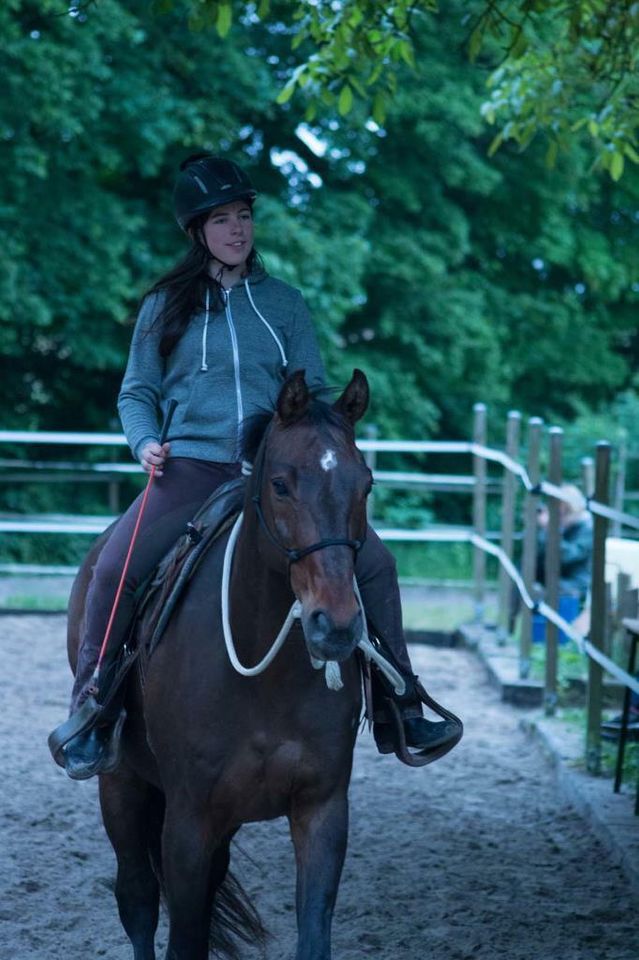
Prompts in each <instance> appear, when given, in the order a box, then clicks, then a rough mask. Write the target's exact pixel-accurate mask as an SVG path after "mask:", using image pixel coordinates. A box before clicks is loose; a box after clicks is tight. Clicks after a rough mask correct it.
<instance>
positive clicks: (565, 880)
mask: <svg viewBox="0 0 639 960" xmlns="http://www.w3.org/2000/svg"><path fill="white" fill-rule="evenodd" d="M64 629H65V622H64V617H62V616H60V617H43V616H28V617H10V616H5V617H2V618H0V651H1V655H2V671H1V676H0V702H1V703H2V721H3V723H2V729H3V735H2V757H3V776H2V778H1V781H0V958H2V960H86V958H91V957H106V958H108V960H130V958H131V953H130V951H129V948H128V945H127V941H126V940H125V938H124V934H123V932H122V929H121V927H120V924H119V921H118V919H117V912H116V908H115V901H114V899H113V895H112V892H111V889H112V884H113V877H114V858H113V855H112V852H111V848H110V847H109V845H108V842H107V840H106V838H105V836H104V833H103V830H102V827H101V823H100V819H99V813H98V807H97V800H96V785H95V783H94V782H92V781H90V782H87V783H72V782H71V781H69V780H68V779H67V778H66V776H65V774H64V773H63V772H62V771H61V770H59V769H58V768H57V767H55V766H54V764H53V763H52V761H51V760H50V758H49V755H48V751H47V748H46V742H45V741H46V735H47V733H48V731H49V730H50V729H51V728H52V727H53V726H55V724H56V723H58V722H59V721H60V720H61V719H62V717H63V716H64V714H65V709H66V701H67V696H68V691H69V686H70V684H69V676H68V674H67V667H66V662H65V654H64ZM413 653H414V661H415V667H416V669H417V671H418V672H419V673H420V674H421V675H422V676H423V677H428V678H430V682H429V686H430V688H431V689H432V692H433V693H434V694H435V696H437V697H439V698H440V699H442V700H443V702H444V703H446V704H448V705H450V706H451V707H452V708H453V709H456V710H457V711H458V712H459V713H460V714H461V715H462V716H463V717H464V719H465V721H466V735H465V737H464V740H463V741H462V744H461V745H460V746H459V747H458V748H457V749H456V750H455V751H454V752H453V753H452V754H451V755H449V756H448V757H446V758H444V759H443V760H441V761H439V762H437V763H436V764H434V765H433V766H432V767H428V768H426V769H425V770H421V771H420V770H410V769H407V768H405V767H403V766H401V765H400V764H399V763H398V762H397V761H395V760H394V759H389V758H382V757H380V756H379V755H377V753H376V752H375V749H374V746H373V744H372V739H371V738H370V737H369V736H368V735H367V734H366V735H364V736H362V737H360V740H359V746H358V750H357V754H356V760H355V769H354V774H353V782H352V788H351V821H352V823H351V835H350V845H349V852H348V857H347V861H346V866H345V870H344V876H343V881H342V886H341V891H340V899H339V902H338V909H337V914H336V919H335V928H334V957H335V960H359V958H361V957H375V958H376V960H404V958H406V960H474V958H478V957H479V958H486V960H488V958H490V960H501V958H503V960H555V958H557V960H636V958H637V956H639V938H638V935H637V927H636V920H637V916H638V915H639V910H638V908H639V902H638V901H637V898H633V897H632V896H630V895H629V894H628V892H627V889H626V886H625V883H624V879H623V876H622V874H621V873H620V871H619V870H618V869H617V868H616V867H615V866H613V865H612V864H611V863H610V862H609V861H608V859H607V856H606V853H605V851H604V850H603V848H602V847H601V846H600V845H599V844H598V843H597V842H596V841H595V840H593V838H592V837H591V835H590V834H589V833H588V830H587V827H586V825H585V824H584V822H583V821H582V820H581V819H580V818H579V817H578V816H577V815H576V814H575V813H574V812H573V811H572V810H571V809H570V808H569V807H567V806H565V805H564V804H563V803H562V802H561V801H560V799H559V798H558V796H557V792H556V790H555V786H554V780H553V775H552V772H551V770H550V769H549V767H548V766H547V765H546V763H545V761H544V760H543V758H542V757H541V756H540V754H539V752H538V749H537V748H536V747H535V744H534V743H533V742H531V741H529V740H527V739H526V737H525V735H524V734H523V733H522V732H521V731H520V730H519V728H518V725H517V719H518V715H517V714H516V713H514V712H513V711H511V710H510V709H509V708H507V707H505V706H503V705H502V704H501V703H499V702H498V701H497V698H496V695H495V693H494V691H493V690H492V689H491V688H490V687H489V686H488V684H487V682H486V680H485V677H484V674H483V669H482V667H481V666H480V665H479V664H478V663H477V661H476V660H475V659H474V657H473V656H472V654H470V653H467V652H464V651H448V650H444V651H442V650H433V649H429V648H417V649H414V651H413ZM239 847H240V849H239V850H238V851H236V853H235V856H234V863H235V867H236V870H237V872H238V873H239V874H240V875H241V876H242V878H243V880H244V882H245V885H246V886H247V888H248V889H249V890H250V891H251V892H252V893H253V894H254V895H255V898H256V902H257V904H258V906H259V908H260V911H261V913H262V916H263V918H264V919H265V920H266V921H267V924H268V926H269V928H270V930H271V931H272V933H273V939H272V942H271V946H270V948H269V951H268V960H279V958H282V960H284V958H287V960H290V958H291V957H292V956H293V954H294V943H295V937H294V926H295V924H294V912H293V860H292V851H291V847H290V843H289V841H288V836H287V832H286V828H285V824H284V822H279V821H278V822H276V823H272V824H261V825H256V826H252V827H249V828H245V829H244V830H243V831H242V833H241V834H240V840H239ZM242 851H244V853H242ZM245 854H246V855H245ZM159 939H160V941H161V940H162V935H161V936H160V938H159ZM245 956H246V958H247V960H256V958H257V956H258V955H257V954H256V953H255V952H254V951H250V950H249V951H246V953H245Z"/></svg>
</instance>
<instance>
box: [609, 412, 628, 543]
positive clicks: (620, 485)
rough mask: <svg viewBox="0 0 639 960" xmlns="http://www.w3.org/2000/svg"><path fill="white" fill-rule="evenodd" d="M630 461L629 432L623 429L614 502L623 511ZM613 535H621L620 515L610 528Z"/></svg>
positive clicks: (616, 508)
mask: <svg viewBox="0 0 639 960" xmlns="http://www.w3.org/2000/svg"><path fill="white" fill-rule="evenodd" d="M627 463H628V434H627V431H626V430H623V431H621V436H620V439H619V445H618V447H617V469H616V471H615V494H614V499H613V504H614V508H615V510H619V512H620V513H623V505H624V500H625V496H626V468H627ZM610 533H611V536H613V537H620V536H621V520H619V518H618V517H615V519H614V520H613V521H612V527H611V529H610Z"/></svg>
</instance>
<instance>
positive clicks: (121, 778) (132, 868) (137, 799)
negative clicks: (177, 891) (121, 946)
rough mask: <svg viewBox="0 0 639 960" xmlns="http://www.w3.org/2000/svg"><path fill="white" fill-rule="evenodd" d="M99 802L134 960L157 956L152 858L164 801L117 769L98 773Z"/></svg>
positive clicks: (156, 886)
mask: <svg viewBox="0 0 639 960" xmlns="http://www.w3.org/2000/svg"><path fill="white" fill-rule="evenodd" d="M100 806H101V808H102V818H103V820H104V825H105V827H106V831H107V834H108V836H109V839H110V841H111V844H112V846H113V849H114V850H115V854H116V857H117V860H118V874H117V880H116V885H115V896H116V899H117V903H118V909H119V912H120V919H121V920H122V926H123V927H124V929H125V930H126V932H127V934H128V936H129V939H130V940H131V944H132V945H133V953H134V960H155V950H154V946H153V939H154V935H155V930H156V927H157V924H158V913H159V905H160V889H159V884H158V881H157V879H156V876H155V874H154V872H153V869H152V866H151V862H152V859H157V858H158V856H159V848H160V833H161V830H162V818H163V813H164V799H163V797H162V795H161V794H160V792H159V791H158V790H156V789H155V788H154V787H152V786H150V785H149V784H148V783H145V782H144V781H142V780H140V779H139V778H138V777H136V776H135V775H134V774H132V773H127V772H126V771H125V770H118V771H117V772H115V773H112V774H108V775H103V776H101V777H100Z"/></svg>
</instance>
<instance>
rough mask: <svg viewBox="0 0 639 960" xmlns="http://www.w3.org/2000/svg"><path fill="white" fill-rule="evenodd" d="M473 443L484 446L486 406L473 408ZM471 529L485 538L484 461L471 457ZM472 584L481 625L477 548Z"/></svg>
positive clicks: (481, 560)
mask: <svg viewBox="0 0 639 960" xmlns="http://www.w3.org/2000/svg"><path fill="white" fill-rule="evenodd" d="M473 443H478V444H481V446H485V445H486V404H485V403H476V404H475V405H474V406H473ZM473 474H474V477H475V485H474V487H473V529H474V531H475V533H476V534H477V536H479V537H485V536H486V460H485V459H484V457H478V456H474V457H473ZM473 584H474V596H475V623H482V622H483V619H484V602H485V596H486V554H485V553H484V551H483V550H480V549H479V547H475V549H474V551H473Z"/></svg>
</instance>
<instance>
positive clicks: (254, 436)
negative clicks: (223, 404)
mask: <svg viewBox="0 0 639 960" xmlns="http://www.w3.org/2000/svg"><path fill="white" fill-rule="evenodd" d="M320 389H321V390H322V392H325V390H324V389H323V388H320ZM274 412H275V411H274V410H265V411H263V412H261V413H256V414H253V415H252V416H250V417H246V419H245V420H244V421H243V423H242V444H241V448H240V457H239V459H240V460H248V462H249V463H253V461H254V460H255V457H256V456H257V451H258V450H259V448H260V444H261V442H262V440H263V438H264V434H265V433H266V428H267V427H268V425H269V423H270V422H271V420H272V419H273V414H274ZM298 423H309V424H311V425H313V426H321V425H326V426H329V427H335V428H336V429H338V430H342V431H344V430H346V431H348V432H349V433H352V426H351V424H350V422H349V421H348V420H347V419H346V417H345V416H343V414H341V413H338V411H337V410H335V408H334V407H333V406H332V405H331V404H330V403H327V402H326V401H325V400H320V398H319V396H318V394H317V392H315V393H313V394H312V395H311V401H310V403H309V405H308V408H307V410H306V413H305V414H304V415H303V416H302V417H300V419H299V420H296V421H294V423H293V424H291V426H295V425H297V424H298ZM284 429H286V427H285V428H284Z"/></svg>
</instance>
